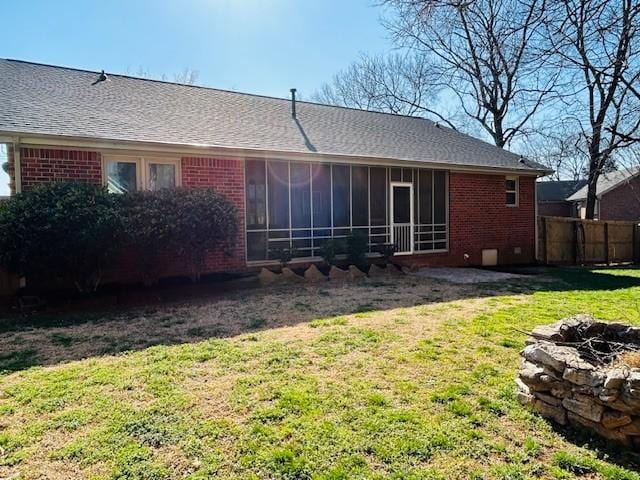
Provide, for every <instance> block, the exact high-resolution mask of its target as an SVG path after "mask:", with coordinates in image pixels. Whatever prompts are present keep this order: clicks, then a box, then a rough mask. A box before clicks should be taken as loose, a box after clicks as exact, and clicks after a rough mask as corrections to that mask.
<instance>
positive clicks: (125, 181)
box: [107, 161, 137, 193]
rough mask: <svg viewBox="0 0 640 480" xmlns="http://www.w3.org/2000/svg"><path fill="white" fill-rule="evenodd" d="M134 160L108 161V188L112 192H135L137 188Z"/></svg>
mask: <svg viewBox="0 0 640 480" xmlns="http://www.w3.org/2000/svg"><path fill="white" fill-rule="evenodd" d="M136 167H137V165H136V163H134V162H113V161H109V162H107V190H108V191H109V192H110V193H126V192H133V191H135V190H136V189H137V181H136V170H137V168H136Z"/></svg>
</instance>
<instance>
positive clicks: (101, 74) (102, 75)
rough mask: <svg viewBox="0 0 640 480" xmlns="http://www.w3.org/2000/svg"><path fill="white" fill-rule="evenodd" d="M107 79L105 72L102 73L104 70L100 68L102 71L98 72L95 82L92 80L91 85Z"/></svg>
mask: <svg viewBox="0 0 640 480" xmlns="http://www.w3.org/2000/svg"><path fill="white" fill-rule="evenodd" d="M108 80H109V77H108V76H107V74H106V73H104V70H102V72H100V75H98V78H96V80H95V82H93V83H92V84H91V85H96V84H98V83H100V82H107V81H108Z"/></svg>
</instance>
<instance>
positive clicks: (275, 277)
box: [258, 268, 282, 285]
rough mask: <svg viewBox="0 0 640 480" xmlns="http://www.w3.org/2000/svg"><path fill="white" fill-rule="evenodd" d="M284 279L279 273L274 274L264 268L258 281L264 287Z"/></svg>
mask: <svg viewBox="0 0 640 480" xmlns="http://www.w3.org/2000/svg"><path fill="white" fill-rule="evenodd" d="M281 279H282V276H281V275H280V274H279V273H275V272H272V271H271V270H268V269H266V268H262V269H261V270H260V273H259V274H258V280H260V283H262V284H263V285H271V284H272V283H276V282H278V281H280V280H281Z"/></svg>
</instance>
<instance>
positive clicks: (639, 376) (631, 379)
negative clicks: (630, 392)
mask: <svg viewBox="0 0 640 480" xmlns="http://www.w3.org/2000/svg"><path fill="white" fill-rule="evenodd" d="M634 370H637V369H634ZM627 385H629V388H632V389H636V390H638V391H640V371H631V372H629V375H628V376H627Z"/></svg>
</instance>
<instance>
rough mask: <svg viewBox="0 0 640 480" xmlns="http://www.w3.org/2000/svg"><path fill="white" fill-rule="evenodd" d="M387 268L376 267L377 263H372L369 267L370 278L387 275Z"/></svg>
mask: <svg viewBox="0 0 640 480" xmlns="http://www.w3.org/2000/svg"><path fill="white" fill-rule="evenodd" d="M386 270H387V269H386V268H381V267H379V266H378V265H376V264H375V263H372V264H371V266H370V267H369V276H370V277H381V276H383V275H386V274H387V272H386Z"/></svg>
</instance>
